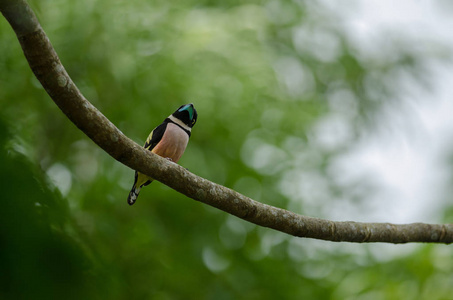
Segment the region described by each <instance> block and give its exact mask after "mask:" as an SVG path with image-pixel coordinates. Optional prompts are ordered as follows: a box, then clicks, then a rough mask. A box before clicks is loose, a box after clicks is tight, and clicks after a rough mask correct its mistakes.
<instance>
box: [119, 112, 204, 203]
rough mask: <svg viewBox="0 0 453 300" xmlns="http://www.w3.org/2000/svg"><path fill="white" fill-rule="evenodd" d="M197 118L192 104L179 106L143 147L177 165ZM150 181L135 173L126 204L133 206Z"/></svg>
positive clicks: (143, 175)
mask: <svg viewBox="0 0 453 300" xmlns="http://www.w3.org/2000/svg"><path fill="white" fill-rule="evenodd" d="M197 117H198V113H197V111H196V109H195V107H194V106H193V104H192V103H189V104H185V105H181V106H180V107H179V108H178V109H177V110H176V111H175V112H174V113H172V114H171V115H170V116H168V118H166V119H165V120H164V121H163V122H162V124H160V125H159V126H157V127H156V128H154V129H153V131H151V133H150V134H149V136H148V138H147V139H146V142H145V145H144V146H143V147H144V148H145V149H147V150H149V151H151V152H153V153H155V154H157V155H160V156H162V157H164V158H166V159H168V160H170V161H173V162H175V163H177V162H178V161H179V159H180V158H181V156H182V154H183V153H184V151H185V150H186V147H187V143H188V142H189V138H190V135H191V133H192V127H193V126H194V125H195V123H196V122H197ZM152 181H153V179H152V178H150V177H149V176H147V175H145V174H143V173H140V172H138V171H135V178H134V185H133V186H132V189H131V191H130V192H129V196H128V197H127V203H128V204H129V205H133V204H134V203H135V201H137V197H138V194H139V193H140V190H141V189H142V187H144V186H147V185H148V184H150V183H151V182H152Z"/></svg>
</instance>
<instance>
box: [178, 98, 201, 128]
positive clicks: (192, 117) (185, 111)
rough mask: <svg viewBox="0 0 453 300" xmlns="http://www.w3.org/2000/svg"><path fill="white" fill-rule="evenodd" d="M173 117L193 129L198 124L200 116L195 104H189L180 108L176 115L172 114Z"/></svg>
mask: <svg viewBox="0 0 453 300" xmlns="http://www.w3.org/2000/svg"><path fill="white" fill-rule="evenodd" d="M172 116H173V117H175V118H176V119H178V120H180V121H181V122H183V123H184V124H186V125H187V126H189V127H190V128H192V127H193V125H195V123H196V122H197V117H198V114H197V110H196V109H195V107H194V106H193V104H192V103H189V104H186V105H182V106H180V107H179V108H178V109H177V110H176V111H175V112H174V113H172Z"/></svg>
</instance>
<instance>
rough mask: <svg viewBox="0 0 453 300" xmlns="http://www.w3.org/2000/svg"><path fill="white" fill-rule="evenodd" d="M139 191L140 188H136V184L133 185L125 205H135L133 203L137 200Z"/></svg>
mask: <svg viewBox="0 0 453 300" xmlns="http://www.w3.org/2000/svg"><path fill="white" fill-rule="evenodd" d="M140 190H141V187H139V186H136V184H134V185H133V186H132V189H131V191H130V193H129V196H128V197H127V203H129V205H132V204H134V203H135V201H136V200H137V197H138V194H139V193H140Z"/></svg>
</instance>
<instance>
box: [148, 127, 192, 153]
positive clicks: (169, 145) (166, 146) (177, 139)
mask: <svg viewBox="0 0 453 300" xmlns="http://www.w3.org/2000/svg"><path fill="white" fill-rule="evenodd" d="M188 142H189V135H188V134H187V133H186V132H185V131H184V130H182V129H181V128H180V127H179V126H178V125H175V124H173V123H168V124H167V128H166V129H165V132H164V135H163V136H162V139H161V140H160V142H159V143H158V144H157V145H156V147H154V149H153V150H152V152H154V153H156V154H157V155H160V156H162V157H165V158H167V157H168V158H171V160H172V161H174V162H178V161H179V159H180V158H181V156H182V154H183V153H184V150H186V147H187V143H188Z"/></svg>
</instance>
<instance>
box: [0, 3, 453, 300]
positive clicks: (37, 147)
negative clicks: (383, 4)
mask: <svg viewBox="0 0 453 300" xmlns="http://www.w3.org/2000/svg"><path fill="white" fill-rule="evenodd" d="M33 8H34V9H35V10H36V12H37V15H38V18H39V19H40V21H41V24H42V25H43V28H44V30H45V31H46V32H47V34H48V35H49V38H50V40H51V41H52V43H53V45H54V47H55V48H56V50H57V52H58V53H59V55H60V58H61V60H62V62H63V64H64V65H65V67H66V69H67V71H68V73H69V74H70V75H71V77H72V78H73V80H74V81H75V83H76V84H77V85H78V87H79V88H80V89H81V91H82V92H83V94H84V95H85V96H86V97H87V98H88V99H89V100H90V101H91V102H92V103H93V104H94V105H95V106H96V107H98V108H99V109H100V110H101V111H102V112H103V113H104V114H105V115H106V116H107V117H108V118H109V119H110V120H111V121H112V122H113V123H115V124H116V125H117V126H118V127H119V128H120V129H121V130H122V131H123V132H124V133H125V134H126V135H128V136H129V137H131V138H132V139H133V140H135V141H137V142H138V143H140V144H142V143H143V142H144V140H145V138H146V137H147V135H148V133H149V132H150V131H151V130H152V129H153V128H154V127H155V126H157V125H158V124H159V123H160V122H161V121H162V120H163V119H164V118H165V117H166V116H168V115H169V114H170V113H171V112H172V111H173V110H174V109H175V108H176V107H178V106H179V105H181V104H183V103H188V102H193V103H194V104H195V106H196V108H197V110H198V114H199V118H198V122H197V125H196V126H195V127H194V129H193V135H192V137H191V141H190V143H189V147H188V149H187V151H186V153H185V154H184V156H183V158H182V159H181V161H180V163H181V165H183V166H184V167H186V168H188V169H189V170H191V171H192V172H194V173H196V174H198V175H200V176H203V177H205V178H207V179H209V180H212V181H215V182H217V183H219V184H223V185H226V186H229V187H232V188H234V189H236V190H237V191H239V192H241V193H244V194H245V195H248V196H251V197H252V198H254V199H256V200H258V201H261V202H264V203H268V204H271V205H276V206H279V207H287V208H289V209H291V210H293V211H295V212H298V213H309V214H310V215H315V216H321V217H323V210H322V207H323V206H328V205H329V201H333V200H332V199H331V198H333V196H334V195H335V196H338V195H340V196H341V195H352V196H351V198H353V197H356V196H355V194H354V193H349V194H348V191H346V190H341V189H339V188H338V187H336V186H335V185H334V184H333V183H332V182H331V181H330V178H329V171H328V168H327V166H328V164H329V160H330V159H331V158H332V157H333V156H335V155H338V154H340V153H341V151H343V150H344V149H347V148H348V145H349V144H350V143H351V142H352V141H354V140H355V139H356V138H357V136H358V135H360V130H361V129H363V128H364V127H368V126H371V127H372V126H375V124H376V123H375V121H374V115H375V112H376V110H377V109H378V108H379V106H380V105H381V104H382V103H384V102H385V101H389V100H388V99H394V101H398V93H397V92H396V90H397V89H396V88H395V86H394V85H393V79H394V76H397V75H395V74H397V73H398V71H401V70H404V71H407V72H409V73H412V74H417V72H418V71H419V70H420V67H421V65H422V64H423V57H422V56H421V55H419V54H417V53H413V52H412V51H411V49H410V47H408V45H407V44H404V43H400V44H395V46H394V48H392V49H391V51H392V57H391V58H389V59H388V60H386V59H382V58H381V60H376V58H375V57H372V56H367V55H363V53H359V51H358V50H357V49H355V47H354V45H353V44H352V42H351V41H350V40H349V39H348V37H347V35H346V33H345V32H344V30H343V29H342V28H341V26H338V22H339V20H338V18H337V16H334V15H333V14H332V13H331V12H328V11H325V10H322V7H319V6H317V5H316V4H309V3H304V2H300V1H299V2H287V1H248V2H247V3H243V2H242V1H221V2H219V1H197V2H195V1H172V2H168V1H158V0H155V1H132V2H131V1H119V0H115V1H105V0H101V1H88V0H80V1H67V0H59V1H49V0H45V1H40V2H39V3H33ZM315 37H318V38H320V41H321V42H319V43H320V44H319V43H318V44H317V43H316V39H315ZM318 41H319V39H318ZM326 45H330V46H329V47H327V46H326ZM0 53H1V55H0V87H1V88H0V106H1V107H2V119H3V120H4V122H2V128H0V134H1V139H2V140H1V151H2V152H1V157H0V165H1V172H0V176H1V177H2V178H1V181H0V182H1V187H2V188H1V190H2V195H3V196H2V209H0V225H1V226H0V248H1V250H0V270H1V271H0V279H1V284H0V287H1V290H0V296H1V297H2V298H11V299H13V298H14V299H18V298H22V299H30V298H33V299H34V298H46V299H52V298H71V297H73V298H74V299H85V298H101V299H239V298H243V299H290V298H297V299H345V298H346V299H347V298H364V299H411V298H412V299H413V298H417V297H425V296H426V297H428V296H429V297H430V299H448V297H450V295H451V293H452V292H453V291H452V289H451V272H452V271H453V265H452V264H451V263H449V262H450V261H452V255H451V253H449V252H448V251H447V248H446V247H445V246H421V245H417V246H396V247H393V246H382V245H343V244H334V243H327V242H321V241H312V240H301V239H296V238H292V237H289V236H286V235H284V234H282V233H277V232H273V231H271V230H269V229H265V228H257V227H256V226H253V225H250V224H248V223H246V222H243V221H241V220H238V219H236V218H234V217H231V216H228V215H226V214H225V213H222V212H219V211H217V210H215V209H212V208H209V207H205V206H204V205H202V204H200V203H197V202H194V201H192V200H190V199H186V198H185V197H184V196H182V195H179V194H178V193H176V192H174V191H172V190H170V189H169V188H167V187H165V186H163V185H162V184H160V183H158V182H154V183H152V184H151V185H150V186H148V187H146V188H144V189H143V191H142V192H141V194H140V197H139V198H138V201H137V203H136V204H135V205H134V206H132V207H129V206H128V205H127V203H126V198H127V193H128V191H129V190H130V188H131V185H132V182H133V171H132V170H129V169H128V168H126V167H124V166H122V165H120V164H119V163H117V162H115V161H114V160H113V159H111V158H110V157H109V156H108V155H107V154H105V153H103V152H102V151H101V150H100V149H98V148H97V147H96V145H94V144H93V143H92V142H91V141H89V140H88V138H87V137H85V136H84V135H83V134H82V133H81V132H79V131H78V130H77V128H75V126H73V125H72V124H71V123H70V122H69V121H68V120H67V119H66V118H65V116H64V115H62V114H61V112H60V111H59V110H58V108H57V107H56V106H55V105H54V104H53V103H52V101H51V100H50V99H49V97H48V96H47V95H46V93H45V91H44V90H43V89H42V87H41V86H40V85H39V83H38V82H37V80H36V79H35V78H34V77H33V74H32V73H31V71H30V70H29V68H28V66H27V64H26V61H25V59H24V57H23V54H22V53H21V50H20V47H19V44H18V42H17V40H16V38H15V36H14V34H13V32H12V30H11V29H10V28H9V26H8V24H7V23H6V21H5V20H4V19H2V18H0ZM418 76H420V75H418ZM421 77H422V78H421V79H424V78H423V76H421ZM384 79H386V80H384ZM359 99H360V100H359ZM332 114H337V115H339V116H341V118H344V120H346V122H347V124H348V125H349V127H348V129H349V132H348V135H347V136H346V138H344V139H342V140H340V141H339V142H338V143H337V144H335V145H334V146H332V147H329V146H325V145H320V144H319V143H317V141H316V140H315V139H314V138H313V136H311V135H312V133H311V132H312V131H311V130H312V129H313V126H314V124H316V123H317V122H318V121H319V120H322V119H323V118H325V117H326V116H329V115H332ZM8 132H10V133H11V134H8ZM301 170H304V172H306V173H308V174H310V176H309V179H310V180H311V181H309V183H307V184H313V190H315V192H314V193H312V194H311V195H310V197H308V196H307V195H302V196H301V195H300V192H299V190H298V188H299V187H298V185H297V184H292V183H294V182H296V180H295V179H296V178H299V177H298V176H301V174H302V173H301ZM43 171H44V173H45V174H42V173H41V172H43ZM321 177H322V178H326V182H327V184H325V185H322V184H319V181H317V180H316V179H317V178H321ZM363 184H364V185H366V184H367V183H366V182H365V183H363ZM358 198H360V197H358ZM352 200H354V199H352ZM356 201H357V205H360V199H359V200H356ZM449 215H450V216H451V213H450V214H449ZM364 219H366V217H364ZM389 221H391V220H389ZM401 249H403V250H401ZM382 252H383V253H386V254H385V257H383V256H382V255H381V256H380V255H379V253H382Z"/></svg>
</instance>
